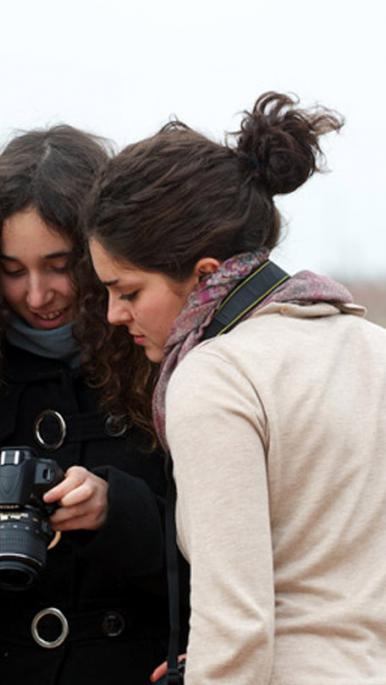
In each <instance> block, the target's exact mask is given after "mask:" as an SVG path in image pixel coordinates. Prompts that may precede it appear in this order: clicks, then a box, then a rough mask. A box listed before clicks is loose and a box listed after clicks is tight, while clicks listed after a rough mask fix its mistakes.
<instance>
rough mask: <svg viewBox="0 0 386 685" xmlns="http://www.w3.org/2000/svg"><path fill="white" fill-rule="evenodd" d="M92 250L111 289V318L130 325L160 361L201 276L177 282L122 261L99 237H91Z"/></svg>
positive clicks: (99, 273) (136, 337)
mask: <svg viewBox="0 0 386 685" xmlns="http://www.w3.org/2000/svg"><path fill="white" fill-rule="evenodd" d="M90 252H91V257H92V261H93V264H94V268H95V271H96V273H97V276H98V278H99V279H100V281H102V283H103V284H104V285H105V286H106V288H107V291H108V296H109V306H108V314H107V318H108V320H109V322H110V323H111V324H113V325H115V326H126V327H127V329H128V331H129V333H130V335H132V336H133V339H134V342H135V343H136V344H137V345H142V346H143V348H144V350H145V354H146V356H147V357H148V359H150V360H151V361H153V362H160V361H161V360H162V358H163V356H164V346H165V343H166V341H167V339H168V337H169V335H170V332H171V330H172V327H173V324H174V321H175V320H176V318H177V316H178V315H179V313H180V312H181V310H182V308H183V306H184V304H185V302H186V300H187V298H188V296H189V294H190V293H191V291H192V290H193V288H194V287H195V285H196V284H197V281H198V278H197V276H196V275H195V274H193V275H192V276H190V277H189V278H187V279H186V280H185V281H183V282H179V281H178V282H177V281H174V280H172V279H171V278H168V277H167V276H165V275H164V274H161V273H156V272H152V271H144V270H142V269H138V268H136V267H135V266H133V265H131V264H130V263H121V262H118V261H117V260H116V259H115V258H114V257H112V256H111V255H110V254H109V253H108V252H106V250H105V249H104V247H103V246H102V245H101V243H99V242H98V241H97V240H96V239H92V240H91V241H90Z"/></svg>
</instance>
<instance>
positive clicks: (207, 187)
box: [87, 93, 386, 685]
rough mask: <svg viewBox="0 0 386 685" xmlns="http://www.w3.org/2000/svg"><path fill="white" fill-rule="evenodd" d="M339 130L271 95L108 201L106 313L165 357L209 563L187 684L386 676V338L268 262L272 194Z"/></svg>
mask: <svg viewBox="0 0 386 685" xmlns="http://www.w3.org/2000/svg"><path fill="white" fill-rule="evenodd" d="M341 125H342V120H341V118H340V117H339V116H338V115H337V114H335V113H333V112H331V111H328V110H326V109H323V108H316V109H310V110H307V109H301V108H300V107H299V106H298V104H297V102H296V101H295V100H294V99H292V98H290V97H287V96H285V95H281V94H278V93H266V94H264V95H262V96H261V97H260V98H259V99H258V100H257V101H256V103H255V105H254V107H253V109H252V111H251V112H247V113H245V114H244V116H243V119H242V122H241V127H240V131H239V132H238V133H236V134H234V135H233V137H229V138H228V139H227V143H226V144H224V145H223V144H218V143H215V142H213V141H211V140H208V139H207V138H206V137H204V136H203V135H201V134H199V133H197V132H196V131H193V130H191V129H189V128H188V127H187V126H185V125H184V124H182V123H180V122H179V121H174V122H171V123H169V124H168V125H167V126H166V127H164V128H163V129H162V130H161V131H160V132H159V133H157V134H156V135H154V136H152V137H151V138H148V139H146V140H143V141H141V142H139V143H136V144H134V145H130V146H129V147H127V148H126V149H124V150H123V151H122V152H121V153H120V154H118V155H117V157H116V158H114V159H112V160H110V161H109V163H108V164H107V166H106V167H105V169H104V170H103V172H102V173H101V174H100V176H99V179H98V181H97V183H96V185H95V186H94V189H93V192H92V194H91V199H90V202H89V207H88V217H87V226H88V229H87V231H88V237H89V241H90V250H91V255H92V260H93V263H94V267H95V270H96V272H97V275H98V277H99V279H100V281H101V282H102V283H103V284H104V285H105V287H106V288H107V290H108V294H109V308H108V319H109V321H110V323H111V324H115V325H120V326H126V327H127V329H128V331H129V333H130V335H131V336H133V338H134V341H135V342H136V343H137V344H138V345H139V346H141V347H142V348H143V349H144V351H145V353H146V355H147V357H148V358H149V359H150V360H152V361H153V362H156V363H159V364H160V370H159V376H158V382H157V385H156V388H155V391H154V396H153V410H154V420H155V425H156V428H157V431H158V435H159V438H160V440H161V441H162V443H163V444H164V445H165V447H168V448H169V450H170V453H171V456H172V460H173V466H174V476H175V480H176V486H177V509H176V522H177V532H178V542H179V546H180V549H181V550H182V552H183V554H184V555H185V557H186V558H187V560H188V561H189V562H190V564H191V610H192V614H191V626H190V627H191V630H190V637H189V644H188V653H187V667H186V676H185V683H186V685H203V684H204V683H205V685H209V684H212V683H213V685H214V684H215V683H216V685H220V683H221V685H236V684H237V685H263V684H264V685H266V684H271V685H273V684H275V685H279V683H280V684H281V685H310V683H313V684H315V685H338V684H339V685H348V684H349V683H350V685H351V684H353V683H355V684H356V685H359V684H360V685H378V684H379V685H380V684H381V683H382V682H383V681H384V678H385V673H386V623H385V617H384V609H383V607H384V602H385V588H386V565H385V563H384V558H383V557H384V549H385V546H386V479H385V477H384V472H385V467H386V422H385V420H384V416H385V412H386V332H385V331H384V330H383V329H381V328H379V327H377V326H375V325H373V324H370V323H368V322H366V321H365V320H364V319H363V313H364V310H363V308H362V307H360V306H357V305H355V304H354V303H353V302H352V298H351V296H350V293H349V292H348V291H347V290H346V289H345V288H344V287H343V286H342V285H339V284H338V283H335V282H334V281H332V280H330V279H328V278H325V277H322V276H318V275H316V274H314V273H311V272H309V271H301V272H300V273H297V274H295V275H293V276H292V277H289V276H288V275H287V274H285V273H284V272H283V271H282V270H281V269H280V268H279V267H277V266H276V265H273V263H272V262H270V260H269V253H270V250H271V249H272V248H274V247H275V245H276V244H277V242H278V239H279V235H280V216H279V213H278V210H277V208H276V206H275V202H274V197H275V196H276V195H280V194H285V193H290V192H293V191H294V190H296V189H297V188H298V187H300V186H301V185H302V184H303V183H304V182H305V181H306V180H307V179H308V178H309V177H310V176H311V175H312V174H313V173H314V172H316V171H320V170H321V161H322V156H321V148H320V142H319V141H320V136H321V135H323V134H325V133H328V132H330V131H337V130H339V129H340V127H341ZM250 290H252V291H253V292H252V295H253V297H254V298H255V299H253V298H252V300H251V299H250ZM235 303H236V304H235ZM232 307H235V311H233V312H232V311H230V310H231V309H232Z"/></svg>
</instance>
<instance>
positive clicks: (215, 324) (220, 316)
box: [160, 260, 290, 685]
mask: <svg viewBox="0 0 386 685" xmlns="http://www.w3.org/2000/svg"><path fill="white" fill-rule="evenodd" d="M289 278H290V276H289V275H288V274H287V273H286V272H285V271H283V270H282V269H280V267H278V266H277V265H276V264H274V262H271V261H270V260H267V261H266V262H264V263H263V264H261V265H260V266H259V267H258V268H257V269H256V270H255V271H253V272H252V273H251V274H250V275H249V276H248V277H247V278H245V279H244V280H243V281H241V283H239V284H238V285H237V286H236V287H235V288H234V289H233V290H232V291H231V292H230V294H229V295H228V296H227V297H226V298H225V299H224V300H223V301H222V303H221V305H220V307H219V309H218V310H217V313H216V314H215V316H214V318H213V319H212V321H211V323H210V324H209V326H208V327H207V329H206V330H205V332H204V335H203V337H202V340H208V339H209V338H213V337H215V336H217V335H221V334H222V333H227V332H228V331H230V330H231V329H232V328H233V327H234V326H235V325H236V324H237V323H238V322H239V321H240V320H241V319H242V318H243V317H244V316H246V314H248V313H249V312H250V311H251V310H252V309H253V308H254V307H256V306H257V305H258V304H261V303H262V302H263V301H264V300H265V299H266V298H267V297H268V296H269V295H271V294H272V293H273V292H274V291H275V290H276V288H278V287H279V286H280V285H282V284H283V283H285V281H287V280H288V279H289ZM166 472H167V480H168V487H167V493H166V509H165V518H166V560H167V575H168V590H169V621H170V636H169V654H168V671H167V676H166V681H165V680H162V681H161V682H165V683H167V685H181V684H182V683H183V676H182V674H181V671H180V670H179V668H178V651H179V633H180V606H179V596H180V595H179V593H180V589H179V577H178V552H177V531H176V520H175V508H176V499H177V491H176V485H175V481H174V478H173V462H172V458H171V456H170V454H168V455H167V464H166ZM160 685H161V684H160Z"/></svg>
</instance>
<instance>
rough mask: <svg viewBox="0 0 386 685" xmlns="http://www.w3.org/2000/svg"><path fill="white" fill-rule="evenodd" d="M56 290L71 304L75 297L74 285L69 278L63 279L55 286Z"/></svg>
mask: <svg viewBox="0 0 386 685" xmlns="http://www.w3.org/2000/svg"><path fill="white" fill-rule="evenodd" d="M56 290H57V291H58V292H59V293H61V295H63V297H65V298H66V300H68V301H69V302H73V301H74V300H75V297H76V291H75V285H74V283H73V282H72V280H71V278H70V277H69V276H65V277H63V278H62V279H61V280H60V281H59V282H58V283H57V284H56Z"/></svg>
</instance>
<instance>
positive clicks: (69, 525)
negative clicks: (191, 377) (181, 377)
mask: <svg viewBox="0 0 386 685" xmlns="http://www.w3.org/2000/svg"><path fill="white" fill-rule="evenodd" d="M107 159H108V151H107V148H106V146H105V145H104V143H103V141H102V140H100V139H97V138H96V137H93V136H91V135H88V134H86V133H84V132H82V131H80V130H78V129H75V128H73V127H71V126H65V125H63V126H54V127H53V128H50V129H47V130H34V131H30V132H28V133H25V134H22V135H19V136H17V137H16V138H14V139H13V140H12V141H11V142H10V143H9V144H8V145H7V146H6V148H5V149H4V150H3V152H2V154H1V155H0V229H1V236H0V240H1V243H0V247H1V252H0V266H1V271H0V286H1V292H2V297H3V307H2V326H1V334H2V335H1V380H2V383H1V387H0V440H1V443H0V445H1V446H2V447H4V446H6V447H7V448H8V449H7V450H4V449H2V452H1V454H2V461H1V465H0V479H1V478H2V476H3V478H6V475H4V474H5V471H4V467H6V468H7V467H8V472H7V473H9V468H10V467H9V465H8V461H7V460H9V458H10V455H11V454H13V453H14V454H15V455H18V456H17V458H16V457H15V460H16V461H15V463H14V465H13V467H12V468H16V466H18V468H19V471H20V472H21V467H22V464H21V463H20V461H18V460H20V453H21V452H20V450H17V449H16V448H17V447H19V446H28V447H29V448H33V450H34V451H35V454H36V455H38V456H39V457H40V458H47V457H48V458H51V459H54V460H55V461H56V462H57V464H58V465H59V466H60V468H61V469H62V470H63V472H64V479H63V480H62V481H61V482H60V483H59V484H57V485H56V486H55V487H53V488H51V489H49V490H48V491H47V492H46V493H45V494H44V496H43V500H44V503H45V506H50V505H56V509H55V511H54V513H51V516H50V519H49V522H50V525H51V527H52V528H53V530H54V531H56V532H57V533H61V539H60V540H59V542H58V544H56V545H55V546H54V547H53V548H52V549H48V551H47V553H46V556H47V561H46V566H45V568H41V565H42V564H43V562H44V558H42V556H43V557H44V556H45V551H44V554H43V555H42V554H40V556H39V554H37V553H36V548H35V546H34V542H33V541H32V540H31V539H30V537H29V535H28V533H27V532H26V533H24V534H22V533H21V532H20V536H21V537H20V538H18V539H17V540H16V543H14V541H13V537H12V535H13V533H12V531H11V530H10V526H9V525H7V521H6V519H7V515H6V514H5V513H3V514H1V515H0V518H1V522H2V525H1V526H0V606H1V611H0V681H1V683H2V685H14V683H22V682H23V683H24V682H26V683H27V682H28V683H29V685H35V684H36V685H41V684H42V683H44V684H45V685H76V684H77V683H81V684H82V685H87V684H89V685H91V684H92V685H96V684H97V683H101V684H102V683H103V684H105V683H107V682H109V683H118V682H121V680H122V674H124V676H125V678H126V682H128V683H130V684H131V685H145V683H147V682H148V679H149V674H150V673H151V671H152V669H153V668H154V667H155V665H156V664H157V662H159V660H160V659H163V658H164V656H165V653H166V652H165V650H166V646H165V639H166V638H167V632H168V621H167V603H166V599H165V594H166V593H165V591H164V574H163V566H164V561H163V532H162V509H163V493H164V474H163V457H162V453H161V452H160V451H159V450H158V451H154V449H153V447H152V443H153V442H154V440H153V438H152V435H151V431H150V429H149V420H148V416H147V414H148V412H147V410H146V406H145V404H144V402H143V399H142V397H141V395H140V394H139V393H138V391H137V389H136V388H135V386H134V384H133V382H132V381H131V375H132V369H133V366H137V368H138V373H139V371H140V374H139V375H140V376H141V383H142V384H146V383H148V382H150V380H151V374H152V372H151V365H150V364H149V363H148V362H147V361H146V360H144V359H143V355H142V353H141V354H138V350H135V349H134V345H129V346H128V345H127V339H126V340H125V354H126V361H127V373H126V380H127V387H126V388H125V394H124V400H125V412H124V414H123V412H121V414H120V415H119V416H117V415H116V414H112V413H109V412H108V409H107V408H106V407H107V405H106V406H105V407H104V408H102V407H101V406H100V400H101V397H102V394H103V386H104V383H105V381H107V380H108V379H109V375H108V371H107V370H106V369H103V368H102V369H99V368H98V371H96V369H94V364H93V354H95V351H97V350H98V340H97V338H96V337H95V336H94V338H93V344H92V345H91V346H87V342H86V341H85V344H84V345H83V344H82V339H83V333H82V330H81V327H80V326H79V325H78V334H77V335H75V329H76V322H77V317H78V312H79V308H80V307H83V308H85V307H90V308H93V304H94V302H95V303H97V302H101V300H102V299H105V294H104V292H103V290H102V289H101V287H100V286H99V293H98V284H97V282H95V279H94V277H93V276H92V272H91V269H90V268H89V270H87V269H88V267H87V263H88V262H87V259H84V258H83V252H84V249H83V239H82V234H81V231H80V223H81V215H82V209H83V205H84V200H85V196H86V194H87V193H88V192H89V190H90V187H91V185H92V183H93V182H94V179H95V177H96V175H97V173H98V171H99V170H100V168H101V167H102V166H103V165H104V164H105V163H106V161H107ZM80 273H81V274H82V279H83V280H85V281H87V284H88V287H90V288H91V289H92V298H93V300H91V299H90V295H89V293H88V292H87V291H86V290H85V292H84V293H83V294H82V293H80V291H79V278H80ZM94 309H95V311H96V310H97V306H95V308H94ZM94 318H95V314H94ZM88 333H90V331H88ZM121 333H122V332H121V331H118V330H117V331H116V332H114V333H113V335H111V332H108V331H107V332H106V336H105V338H106V337H107V338H110V339H111V344H112V343H113V342H114V349H115V348H116V346H117V345H118V346H119V340H120V338H121V337H122V335H121ZM104 343H105V344H106V339H104ZM107 349H108V345H107ZM140 357H142V362H141V360H140ZM95 386H99V387H100V390H97V388H96V387H95ZM108 399H109V398H108V397H105V400H106V401H108ZM109 407H112V403H111V402H110V404H109ZM146 428H147V430H145V429H146ZM12 447H14V448H15V450H14V451H12ZM22 454H24V452H23V451H22ZM14 477H15V478H17V474H16V473H15V474H14ZM7 482H8V481H4V480H3V481H2V483H1V485H2V511H4V510H6V511H8V508H7V506H6V505H7V503H8V500H7V499H6V496H7V492H8V493H9V489H8V490H7ZM32 485H33V484H32V483H31V484H30V487H31V489H32ZM4 497H5V499H4ZM22 504H23V505H24V502H23V503H22ZM31 506H33V507H35V509H34V511H36V510H39V506H38V503H37V501H35V500H33V498H32V497H31V498H30V499H28V501H27V504H26V505H25V506H22V507H21V509H20V514H19V519H20V523H18V522H17V521H16V524H15V525H14V526H13V528H15V527H16V528H17V527H18V526H19V525H20V526H21V524H22V520H23V516H26V515H27V513H28V511H30V507H31ZM9 511H10V512H12V507H11V506H10V508H9ZM26 512H27V513H26ZM48 515H49V511H47V512H46V513H44V512H43V513H40V516H41V523H40V529H39V530H38V533H37V534H38V537H39V536H40V538H42V539H43V538H44V535H45V532H44V531H45V520H46V519H47V517H48ZM12 521H15V517H14V518H13V519H12ZM23 535H24V537H23ZM36 544H37V543H36ZM35 553H36V554H35ZM15 590H20V591H19V592H15Z"/></svg>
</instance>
